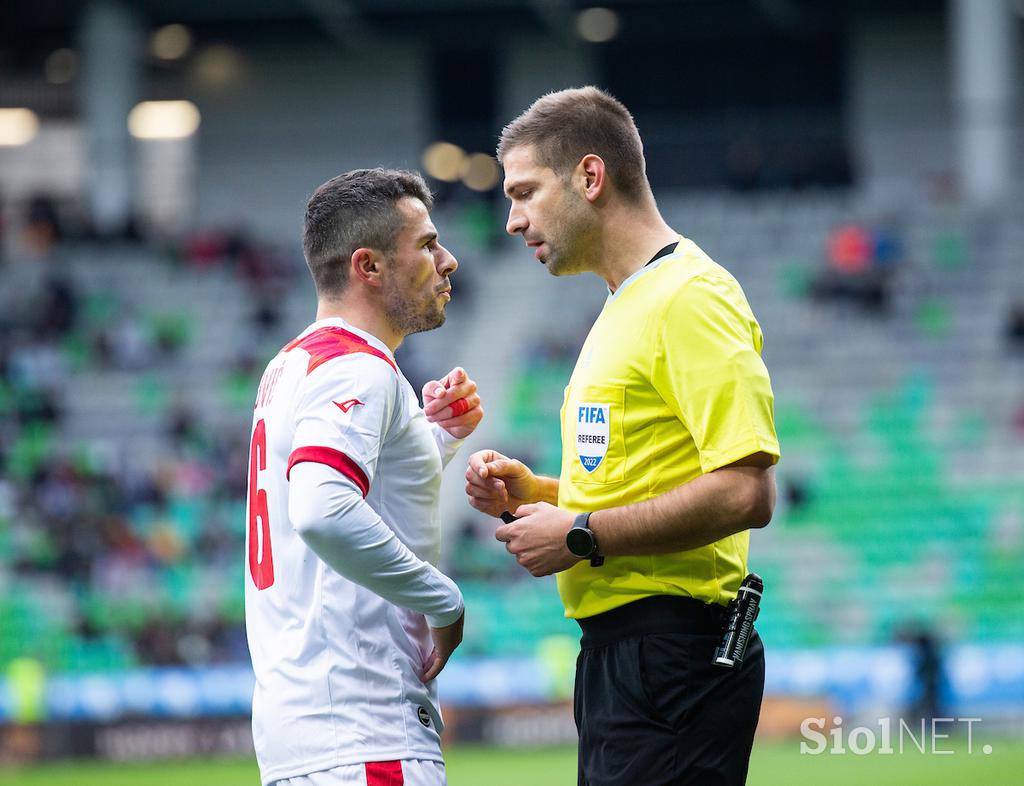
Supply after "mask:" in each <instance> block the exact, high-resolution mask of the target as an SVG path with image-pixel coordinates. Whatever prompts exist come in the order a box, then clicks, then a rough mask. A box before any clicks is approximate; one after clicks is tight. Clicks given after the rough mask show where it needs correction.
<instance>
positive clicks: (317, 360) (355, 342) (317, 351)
mask: <svg viewBox="0 0 1024 786" xmlns="http://www.w3.org/2000/svg"><path fill="white" fill-rule="evenodd" d="M293 349H304V350H306V352H308V353H309V366H308V367H307V368H306V375H307V376H308V375H310V374H312V373H313V370H314V369H316V368H317V367H319V366H322V365H323V364H324V363H326V362H327V361H328V360H333V359H334V358H337V357H341V356H342V355H352V354H355V353H357V352H364V353H366V354H367V355H373V356H374V357H377V358H380V359H381V360H383V361H384V362H385V363H387V364H388V365H389V366H391V368H393V369H394V370H395V373H398V367H397V366H396V365H395V363H394V361H392V360H391V358H389V357H388V356H387V355H386V354H384V353H383V352H381V351H380V350H379V349H377V348H376V347H374V346H371V345H370V344H369V342H367V341H366V339H364V338H362V337H361V336H357V335H356V334H355V333H352V332H351V331H349V330H345V328H340V327H322V328H320V329H319V330H314V331H313V332H312V333H310V334H309V335H308V336H301V337H299V338H297V339H295V340H294V341H291V342H289V343H288V344H286V345H285V347H284V349H283V350H281V351H282V352H290V351H291V350H293Z"/></svg>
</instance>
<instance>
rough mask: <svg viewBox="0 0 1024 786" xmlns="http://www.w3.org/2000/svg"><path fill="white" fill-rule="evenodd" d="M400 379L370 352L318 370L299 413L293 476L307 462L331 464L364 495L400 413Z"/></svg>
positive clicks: (309, 380)
mask: <svg viewBox="0 0 1024 786" xmlns="http://www.w3.org/2000/svg"><path fill="white" fill-rule="evenodd" d="M398 380H399V377H398V372H397V371H396V370H395V369H394V368H392V367H391V366H390V365H389V364H388V363H386V362H384V361H382V360H380V359H379V358H376V357H374V356H372V355H368V354H352V355H345V356H342V357H338V358H335V359H333V360H331V361H330V362H328V363H325V364H323V365H322V366H321V367H319V368H317V369H316V370H315V371H314V372H313V373H312V374H310V375H309V377H307V379H306V381H305V390H304V391H303V394H302V398H301V399H300V401H299V405H298V407H297V408H296V411H295V435H294V437H293V439H292V449H291V455H290V456H289V457H288V474H289V475H290V474H291V472H292V468H293V467H294V466H295V465H297V464H300V463H303V462H313V463H318V464H326V465H327V466H329V467H333V468H334V469H336V470H337V471H338V472H340V473H342V474H343V475H345V476H346V477H348V478H350V479H351V480H352V482H353V483H355V485H356V487H357V488H358V489H359V491H360V492H361V493H362V495H363V496H364V497H365V496H366V494H367V493H368V491H369V489H370V484H371V483H372V482H373V477H374V474H375V473H376V470H377V459H378V458H379V456H380V450H381V446H382V445H383V443H384V438H385V436H386V435H387V431H388V427H389V425H390V423H391V421H392V420H393V418H394V415H395V411H396V407H397V404H398V396H399V388H398V385H399V382H398Z"/></svg>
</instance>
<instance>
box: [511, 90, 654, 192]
mask: <svg viewBox="0 0 1024 786" xmlns="http://www.w3.org/2000/svg"><path fill="white" fill-rule="evenodd" d="M526 145H532V146H533V147H534V150H535V155H536V159H537V163H538V164H540V165H541V166H546V167H548V168H550V169H552V170H554V172H555V173H556V174H557V175H559V176H560V177H563V178H568V177H569V175H570V173H571V172H572V171H573V170H574V169H575V168H576V165H577V164H578V163H579V162H580V159H581V158H583V156H585V155H589V154H591V153H592V154H594V155H597V156H600V157H601V159H602V160H603V161H604V163H605V167H606V168H607V171H608V174H609V176H610V177H611V181H612V183H613V185H614V186H615V188H616V190H617V191H618V192H619V193H620V194H622V196H623V197H625V198H626V199H628V200H629V201H631V202H636V201H639V199H640V198H641V197H642V196H643V195H644V194H645V193H647V192H648V191H649V189H650V186H649V185H648V183H647V167H646V164H645V162H644V147H643V143H642V142H641V141H640V133H639V132H638V131H637V130H636V123H635V122H634V121H633V116H632V115H631V114H630V113H629V110H628V109H626V107H625V106H623V105H622V102H620V101H619V100H618V99H616V98H614V97H613V96H611V95H609V94H608V93H606V92H605V91H603V90H600V89H598V88H596V87H593V86H587V87H578V88H572V89H569V90H560V91H558V92H557V93H548V94H547V95H545V96H541V97H540V98H538V99H537V100H536V101H534V102H533V104H532V105H531V106H530V108H529V109H527V110H526V111H525V112H523V113H522V114H521V115H519V117H517V118H516V119H515V120H513V121H512V122H511V123H509V124H508V125H507V126H505V128H504V129H503V130H502V132H501V140H500V141H499V142H498V160H499V161H504V156H505V154H506V153H508V151H510V150H512V149H513V148H516V147H523V146H526Z"/></svg>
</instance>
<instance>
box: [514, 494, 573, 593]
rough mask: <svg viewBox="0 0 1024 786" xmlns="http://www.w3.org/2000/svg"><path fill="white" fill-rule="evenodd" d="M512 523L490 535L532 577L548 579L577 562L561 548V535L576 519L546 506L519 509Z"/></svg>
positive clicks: (551, 506)
mask: <svg viewBox="0 0 1024 786" xmlns="http://www.w3.org/2000/svg"><path fill="white" fill-rule="evenodd" d="M514 512H515V514H516V519H515V521H512V522H510V523H508V524H502V525H501V526H500V527H498V528H497V529H496V530H495V531H494V537H495V539H496V540H500V541H501V542H502V543H504V544H505V550H506V551H508V553H509V554H511V555H512V556H513V557H515V558H516V562H518V563H519V564H520V565H522V566H523V567H524V568H526V569H527V570H528V571H530V573H532V574H533V575H534V576H550V575H551V574H552V573H558V572H560V571H563V570H566V569H568V568H571V567H572V566H573V565H575V564H576V563H577V562H579V561H580V558H579V557H576V556H574V555H573V554H572V553H571V552H570V551H569V549H568V547H567V546H566V545H565V535H566V533H567V532H568V531H569V530H570V529H571V528H572V524H573V521H574V520H575V519H576V516H575V515H574V514H572V513H570V512H569V511H567V510H563V509H562V508H559V507H555V506H554V505H551V504H549V503H547V502H537V503H534V504H532V505H522V506H520V507H519V508H517V509H516V510H515V511H514Z"/></svg>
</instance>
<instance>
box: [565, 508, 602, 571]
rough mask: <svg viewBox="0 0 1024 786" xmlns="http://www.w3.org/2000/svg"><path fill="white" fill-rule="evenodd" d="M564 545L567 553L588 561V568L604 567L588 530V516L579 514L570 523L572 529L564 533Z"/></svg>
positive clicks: (592, 534)
mask: <svg viewBox="0 0 1024 786" xmlns="http://www.w3.org/2000/svg"><path fill="white" fill-rule="evenodd" d="M565 545H566V546H567V547H568V549H569V552H570V553H571V554H573V555H575V556H577V557H579V558H581V559H589V560H590V567H592V568H599V567H601V566H602V565H604V557H602V556H601V552H600V550H599V549H598V548H597V538H595V537H594V531H593V530H592V529H590V514H589V513H580V515H578V516H577V517H576V520H575V521H574V522H573V523H572V529H571V530H569V531H568V532H567V533H565Z"/></svg>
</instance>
